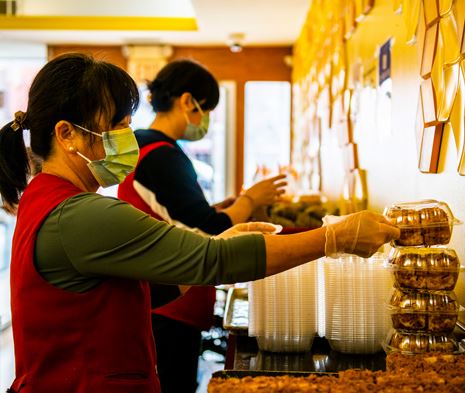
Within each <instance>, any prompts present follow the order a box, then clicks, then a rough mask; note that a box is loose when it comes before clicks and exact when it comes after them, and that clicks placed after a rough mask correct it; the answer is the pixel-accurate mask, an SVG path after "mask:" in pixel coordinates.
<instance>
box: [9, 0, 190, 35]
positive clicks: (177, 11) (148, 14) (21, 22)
mask: <svg viewBox="0 0 465 393" xmlns="http://www.w3.org/2000/svg"><path fill="white" fill-rule="evenodd" d="M11 1H12V2H14V3H15V4H16V6H15V7H14V9H15V11H14V15H3V16H0V30H1V29H3V30H135V31H138V30H141V31H156V30H178V31H185V30H197V21H196V18H195V13H194V8H193V6H192V3H191V0H170V1H166V0H138V1H137V2H128V1H127V0H112V1H98V2H96V1H95V0H79V1H76V0H48V1H47V2H43V1H39V0H22V1H21V2H19V1H18V2H17V1H15V0H11Z"/></svg>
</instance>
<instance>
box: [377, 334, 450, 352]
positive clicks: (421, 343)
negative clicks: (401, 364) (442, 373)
mask: <svg viewBox="0 0 465 393" xmlns="http://www.w3.org/2000/svg"><path fill="white" fill-rule="evenodd" d="M384 350H385V351H386V352H402V353H404V354H417V353H424V352H456V351H457V350H458V344H457V342H456V341H455V339H454V338H453V337H452V336H449V335H440V334H439V335H434V334H428V333H418V332H415V333H406V332H402V331H398V330H394V329H393V330H392V331H391V332H390V333H389V334H388V336H387V338H386V343H385V346H384Z"/></svg>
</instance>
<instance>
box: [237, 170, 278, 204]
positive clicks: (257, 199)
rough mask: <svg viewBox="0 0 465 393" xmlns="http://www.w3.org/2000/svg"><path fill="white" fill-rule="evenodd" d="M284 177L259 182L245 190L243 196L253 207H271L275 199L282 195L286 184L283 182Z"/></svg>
mask: <svg viewBox="0 0 465 393" xmlns="http://www.w3.org/2000/svg"><path fill="white" fill-rule="evenodd" d="M285 178H286V175H278V176H275V177H270V178H269V179H265V180H262V181H259V182H258V183H256V184H254V185H253V186H252V187H250V188H249V189H247V190H246V191H245V192H244V193H243V195H245V196H246V197H247V198H250V200H251V201H252V202H253V207H254V208H257V207H259V206H263V205H271V204H272V203H273V202H274V201H275V200H276V198H278V197H279V196H280V195H281V194H283V193H284V191H285V190H284V187H286V185H287V182H286V181H284V179H285Z"/></svg>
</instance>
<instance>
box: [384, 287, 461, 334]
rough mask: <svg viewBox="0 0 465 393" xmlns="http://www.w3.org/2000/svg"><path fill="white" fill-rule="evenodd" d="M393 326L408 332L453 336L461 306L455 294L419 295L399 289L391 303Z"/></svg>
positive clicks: (392, 297) (421, 293)
mask: <svg viewBox="0 0 465 393" xmlns="http://www.w3.org/2000/svg"><path fill="white" fill-rule="evenodd" d="M389 310H390V312H391V319H392V326H393V327H394V328H395V329H399V330H406V331H422V332H430V333H451V332H452V331H453V330H454V327H455V323H456V322H457V317H458V311H459V304H458V302H457V297H456V296H455V294H454V293H453V292H416V291H405V290H400V289H396V290H395V291H394V292H393V294H392V296H391V300H390V302H389Z"/></svg>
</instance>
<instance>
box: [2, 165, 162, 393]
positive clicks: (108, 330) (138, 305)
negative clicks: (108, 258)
mask: <svg viewBox="0 0 465 393" xmlns="http://www.w3.org/2000/svg"><path fill="white" fill-rule="evenodd" d="M81 192H82V190H80V189H78V188H77V187H75V186H74V185H73V184H71V183H70V182H68V181H66V180H64V179H61V178H58V177H56V176H52V175H48V174H39V175H38V176H36V177H35V178H34V179H33V180H32V181H31V183H30V184H29V185H28V187H27V188H26V190H25V192H24V194H23V196H22V198H21V201H20V203H19V209H18V217H17V223H16V228H15V233H14V237H13V248H12V257H11V309H12V321H13V337H14V346H15V361H16V379H15V381H14V382H13V385H12V387H11V389H12V390H13V392H19V391H21V392H23V393H26V392H34V393H51V392H57V393H58V392H59V393H63V392H66V393H93V392H95V393H97V392H98V393H110V392H111V393H123V392H125V393H129V392H131V393H159V392H160V385H159V381H158V376H157V374H156V353H155V345H154V341H153V338H152V330H151V329H152V327H151V318H150V293H149V287H148V283H147V282H145V281H136V280H125V279H113V278H107V279H104V280H103V281H102V283H101V284H99V285H98V286H96V287H95V288H93V289H91V290H89V291H87V292H84V293H75V292H69V291H66V290H63V289H59V288H57V287H54V286H53V285H51V284H49V283H48V282H46V281H45V280H44V279H43V278H42V277H41V276H40V275H39V274H38V272H37V271H36V269H35V266H34V249H35V241H36V237H37V232H38V230H39V228H40V226H41V224H42V222H43V221H44V220H45V219H46V217H47V216H48V215H49V213H50V212H51V211H52V210H53V209H54V208H55V207H57V206H58V205H59V204H60V203H61V202H62V201H64V200H66V199H68V198H70V197H72V196H74V195H76V194H79V193H81ZM96 225H98V224H97V223H96ZM83 241H85V239H76V242H83Z"/></svg>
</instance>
